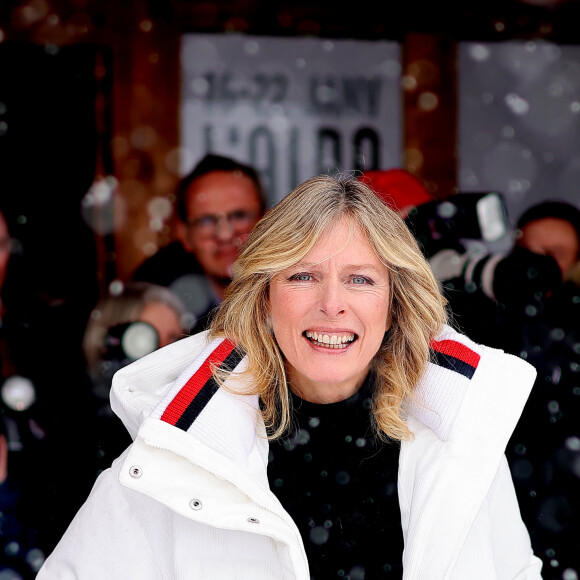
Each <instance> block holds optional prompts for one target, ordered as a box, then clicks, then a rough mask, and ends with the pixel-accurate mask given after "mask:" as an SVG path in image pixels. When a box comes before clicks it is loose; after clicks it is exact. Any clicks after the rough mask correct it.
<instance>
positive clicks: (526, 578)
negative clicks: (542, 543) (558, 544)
mask: <svg viewBox="0 0 580 580" xmlns="http://www.w3.org/2000/svg"><path fill="white" fill-rule="evenodd" d="M490 540H491V541H490ZM478 554H479V557H478V556H477V555H478ZM474 558H477V559H478V560H479V562H480V564H481V565H482V566H485V565H488V566H489V567H490V569H489V570H487V571H484V570H481V572H482V573H483V574H482V576H481V577H482V578H490V579H491V578H496V579H497V580H541V578H542V576H541V568H542V561H541V560H540V559H539V558H538V557H536V556H534V554H533V552H532V547H531V544H530V537H529V534H528V531H527V529H526V527H525V525H524V523H523V521H522V518H521V516H520V510H519V506H518V502H517V498H516V494H515V490H514V486H513V482H512V478H511V473H510V470H509V467H508V464H507V461H506V459H505V457H504V458H503V460H502V462H501V464H500V467H499V469H498V471H497V474H496V477H495V479H494V480H493V483H492V485H491V488H490V490H489V493H488V495H487V499H486V501H485V502H484V503H483V505H482V507H481V510H480V513H479V514H478V515H477V517H476V519H475V522H474V525H473V526H472V528H471V530H470V532H469V534H468V535H467V538H466V540H465V544H464V546H463V549H462V550H461V552H460V556H459V559H458V560H457V563H456V565H455V568H454V570H453V574H452V577H453V578H454V579H455V578H458V579H459V578H469V577H470V573H469V571H470V570H473V561H474ZM484 563H485V564H484ZM492 566H493V568H494V569H491V567H492Z"/></svg>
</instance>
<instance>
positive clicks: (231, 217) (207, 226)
mask: <svg viewBox="0 0 580 580" xmlns="http://www.w3.org/2000/svg"><path fill="white" fill-rule="evenodd" d="M256 217H257V214H256V213H255V212H253V211H245V210H242V209H238V210H235V211H231V212H229V213H216V214H206V215H202V216H200V217H198V218H194V219H191V220H188V221H187V225H188V226H190V227H191V228H193V230H194V231H195V233H196V235H198V236H200V237H211V236H213V235H215V233H216V232H217V230H218V226H220V227H221V225H222V223H223V222H224V221H226V222H227V223H228V225H229V227H230V228H232V229H233V230H243V229H247V228H250V227H252V226H253V224H254V221H255V220H256Z"/></svg>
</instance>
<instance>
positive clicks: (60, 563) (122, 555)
mask: <svg viewBox="0 0 580 580" xmlns="http://www.w3.org/2000/svg"><path fill="white" fill-rule="evenodd" d="M117 461H119V460H117ZM117 479H118V474H117V473H116V471H115V469H114V468H113V469H107V470H106V471H104V472H103V473H102V474H101V475H100V476H99V478H98V479H97V481H96V483H95V485H94V487H93V490H92V491H91V494H90V495H89V497H88V499H87V501H86V502H85V503H84V505H83V506H82V507H81V509H80V510H79V512H78V513H77V515H76V516H75V518H74V520H73V521H72V522H71V524H70V526H69V528H68V530H67V531H66V532H65V534H64V536H63V537H62V538H61V540H60V542H59V543H58V545H57V546H56V548H55V549H54V551H53V552H52V553H51V554H50V556H49V557H48V558H47V560H46V562H45V563H44V565H43V566H42V568H41V569H40V571H39V573H38V575H37V577H36V578H37V580H102V579H103V578H107V579H110V580H117V579H118V580H121V579H127V578H139V580H153V579H156V580H158V579H160V578H161V572H160V570H159V568H158V565H157V563H156V562H155V559H154V557H153V552H152V550H151V548H150V546H149V544H148V541H147V539H146V537H145V535H144V533H143V531H142V529H141V526H140V525H139V523H138V521H137V517H136V515H135V513H134V511H133V509H132V508H131V507H130V504H129V502H128V501H127V498H126V497H125V496H126V493H127V490H125V489H124V488H123V487H121V486H120V485H119V484H118V481H117ZM133 505H134V502H133Z"/></svg>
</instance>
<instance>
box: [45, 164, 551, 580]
mask: <svg viewBox="0 0 580 580" xmlns="http://www.w3.org/2000/svg"><path fill="white" fill-rule="evenodd" d="M446 321H447V317H446V312H445V299H444V297H443V296H442V295H441V292H440V289H439V286H438V283H437V280H436V279H435V277H434V276H433V274H432V272H431V270H430V268H429V265H428V263H427V261H426V260H425V258H424V256H423V255H422V253H421V250H420V249H419V246H418V244H417V242H416V241H415V240H414V238H413V236H412V234H411V232H410V231H409V230H408V228H407V227H406V226H405V224H404V222H403V220H401V218H400V217H399V216H398V215H397V214H396V213H395V212H393V211H391V210H389V209H388V208H387V207H386V206H385V205H384V204H383V203H382V202H381V201H380V200H379V199H378V198H377V196H376V195H375V194H374V192H373V191H372V190H370V189H369V188H368V187H367V186H365V185H364V184H363V183H361V182H360V181H359V180H357V179H355V178H354V177H352V176H351V175H348V174H345V175H338V176H336V177H329V176H317V177H314V178H312V179H309V180H307V181H306V182H304V183H303V184H301V185H299V186H298V187H297V188H296V189H295V190H294V191H292V192H291V193H290V194H289V195H288V196H287V197H285V198H284V199H283V200H282V201H281V202H280V203H279V204H277V205H276V206H275V207H274V208H273V209H272V210H271V211H269V212H268V213H266V215H265V216H264V217H263V218H262V220H260V222H258V224H257V225H256V227H255V228H254V229H253V231H252V233H251V234H250V236H249V238H248V240H247V241H246V242H245V244H244V247H243V250H242V252H241V254H240V256H239V258H238V260H237V261H236V263H235V265H234V271H233V279H232V282H231V283H230V285H229V286H228V288H227V290H226V293H225V297H224V300H223V302H222V304H221V306H220V308H219V309H218V311H217V312H216V314H215V317H214V318H213V320H212V323H211V327H210V330H209V331H207V332H202V333H199V334H196V335H195V336H192V337H190V338H187V339H184V340H182V341H179V342H178V343H176V344H172V345H169V346H167V347H165V348H163V349H159V350H158V351H156V352H154V353H152V354H150V355H149V356H146V357H143V358H142V359H140V360H138V361H136V362H135V363H133V364H132V365H129V366H127V367H125V368H123V369H121V370H120V371H118V372H117V374H116V375H115V377H114V380H113V391H112V394H111V400H112V404H113V408H114V409H115V410H116V411H117V412H118V413H119V415H120V416H122V417H123V418H124V420H125V421H126V424H127V427H128V429H130V431H131V433H132V435H133V437H134V438H135V439H134V443H133V444H132V445H131V447H130V448H129V449H128V450H127V451H126V452H125V453H124V454H123V456H121V457H120V458H119V460H118V461H115V462H114V464H113V466H112V468H111V469H110V470H107V471H106V472H104V473H103V474H102V475H101V476H100V478H99V480H98V481H97V483H96V484H95V487H94V489H93V491H92V493H91V495H90V497H89V499H88V500H87V501H86V502H85V504H84V506H83V508H81V510H80V511H79V513H78V515H77V517H76V518H75V519H74V521H73V522H72V524H71V526H70V527H69V529H68V531H67V533H66V534H65V535H64V537H63V538H62V540H61V542H60V543H59V545H58V546H57V548H56V550H55V551H54V552H53V553H52V554H51V555H50V556H49V557H48V559H47V560H46V563H45V564H44V566H43V567H42V568H41V570H40V572H39V575H38V577H37V580H53V579H54V580H56V579H58V580H69V579H70V580H72V579H73V578H82V579H83V580H90V579H93V578H94V579H95V580H96V579H99V580H100V578H103V577H106V578H109V579H111V580H113V579H117V578H118V579H121V578H123V579H124V580H125V579H137V578H138V579H139V580H144V579H151V580H153V579H154V578H165V577H168V578H170V577H188V578H204V579H208V580H210V579H215V580H222V579H224V578H239V579H244V580H245V579H248V580H249V579H252V580H259V579H263V580H271V579H272V578H276V579H279V580H309V579H314V580H326V579H329V578H351V579H354V578H360V579H363V578H366V579H369V580H370V579H375V578H398V579H400V578H403V577H404V578H408V579H419V580H423V579H426V578H428V579H429V580H443V579H444V578H445V579H447V580H465V579H467V578H468V579H469V580H489V579H490V578H501V579H505V580H507V579H510V580H514V579H516V578H518V579H522V580H523V579H524V578H525V579H526V580H538V579H539V578H540V568H541V562H540V561H539V560H538V558H536V557H535V556H534V555H533V553H532V550H531V546H530V541H529V536H528V533H527V530H526V529H525V527H524V525H523V523H522V521H521V518H520V514H519V510H518V505H517V501H516V498H515V495H514V491H513V484H512V482H511V477H510V474H509V469H508V467H507V462H506V461H505V457H504V449H505V443H506V441H507V439H508V438H509V435H510V433H511V431H512V429H513V427H514V425H515V423H516V421H517V419H518V417H519V415H520V413H521V410H522V407H523V405H524V403H525V400H526V398H527V396H528V394H529V390H530V388H531V386H532V383H533V380H534V376H535V371H534V369H533V368H532V367H531V366H530V365H529V364H528V363H526V362H525V361H523V360H520V359H518V358H517V357H514V356H511V355H507V354H505V353H502V352H500V351H498V350H495V349H492V348H488V347H486V346H483V345H480V344H476V343H474V342H473V341H471V340H470V339H469V338H467V337H466V336H463V335H461V334H459V333H458V332H456V331H455V330H454V329H453V328H451V327H450V326H449V325H447V324H446Z"/></svg>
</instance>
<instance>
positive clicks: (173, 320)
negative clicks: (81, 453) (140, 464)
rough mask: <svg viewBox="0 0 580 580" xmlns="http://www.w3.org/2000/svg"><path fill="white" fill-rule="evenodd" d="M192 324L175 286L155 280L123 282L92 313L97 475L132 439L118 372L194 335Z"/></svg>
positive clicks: (88, 340) (88, 354) (89, 358)
mask: <svg viewBox="0 0 580 580" xmlns="http://www.w3.org/2000/svg"><path fill="white" fill-rule="evenodd" d="M192 324H193V320H192V316H191V315H190V314H189V313H188V312H187V311H186V310H185V308H184V306H183V304H182V302H181V300H180V299H179V298H178V297H177V296H176V295H175V294H174V293H173V292H171V290H169V289H168V288H165V287H163V286H158V285H156V284H151V283H149V282H129V283H127V284H125V285H122V286H121V288H120V289H119V291H118V292H114V293H109V294H108V295H107V296H105V297H103V298H101V300H100V301H99V302H98V303H97V305H96V306H95V308H94V309H93V311H92V312H91V315H90V317H89V321H88V323H87V326H86V329H85V333H84V337H83V345H82V347H83V354H84V357H85V360H86V365H87V372H88V375H89V378H90V383H91V388H92V392H93V394H94V397H95V405H96V413H97V429H96V432H97V442H96V453H97V467H96V471H97V474H98V473H99V472H100V471H102V470H103V469H105V468H107V467H109V466H110V464H111V462H112V461H113V459H115V457H117V455H119V454H120V453H121V452H122V451H123V450H124V449H125V448H126V447H127V445H129V443H131V438H130V436H129V433H128V432H127V430H126V429H125V427H124V426H123V424H122V423H121V421H119V419H118V418H117V417H116V416H115V414H114V413H113V411H112V410H111V406H110V403H109V395H110V388H111V380H112V377H113V375H114V373H115V372H116V371H118V370H119V369H120V368H123V367H124V366H126V365H128V364H130V363H132V362H133V361H135V360H137V359H138V358H141V357H142V356H145V355H146V354H149V353H151V352H153V351H154V350H157V349H158V348H161V347H164V346H167V345H168V344H171V343H173V342H175V341H177V340H180V339H182V338H183V337H185V336H188V335H189V333H190V327H191V326H192Z"/></svg>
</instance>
